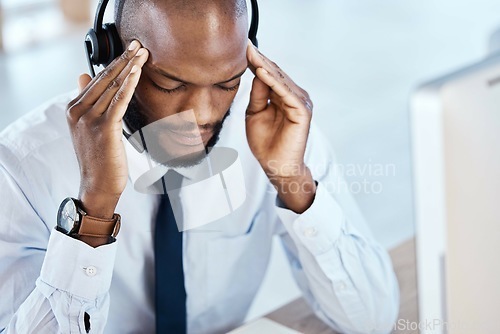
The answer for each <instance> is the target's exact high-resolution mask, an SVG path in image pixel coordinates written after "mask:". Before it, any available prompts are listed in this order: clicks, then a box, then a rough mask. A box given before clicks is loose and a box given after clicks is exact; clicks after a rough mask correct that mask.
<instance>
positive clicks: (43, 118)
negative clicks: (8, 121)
mask: <svg viewBox="0 0 500 334" xmlns="http://www.w3.org/2000/svg"><path fill="white" fill-rule="evenodd" d="M250 79H251V77H250V76H248V75H246V76H245V77H244V80H243V83H242V86H241V88H240V91H239V92H238V95H237V97H236V99H235V103H234V104H233V108H232V115H231V116H230V117H229V118H228V119H227V121H226V123H225V126H224V129H223V131H222V133H221V139H220V141H219V143H218V144H217V145H218V146H221V147H230V148H233V149H235V150H237V151H238V153H239V158H240V160H241V163H242V166H243V174H244V176H245V184H246V191H247V196H246V200H245V202H244V204H243V205H242V206H241V207H240V208H238V209H237V210H235V211H234V212H233V213H231V214H230V215H228V216H226V217H224V218H222V219H220V220H218V221H217V222H215V223H213V224H209V225H207V226H206V227H205V228H200V229H193V230H188V231H186V232H185V233H184V260H183V261H184V270H185V286H186V291H187V306H186V307H187V317H188V319H187V326H188V332H189V333H190V334H202V333H203V334H205V333H206V334H209V333H224V332H227V331H229V330H231V329H233V328H235V327H237V326H239V325H241V324H242V321H243V320H244V318H245V315H246V313H247V311H248V309H249V307H250V305H251V303H252V300H253V298H254V296H255V295H256V293H257V291H258V289H259V286H260V285H261V283H262V280H263V277H264V274H265V272H266V269H267V266H268V263H269V259H270V252H271V244H272V240H273V236H274V235H279V236H280V238H281V241H282V244H283V246H284V249H285V250H286V254H287V256H288V259H289V262H290V266H291V268H292V272H293V275H294V277H295V279H296V281H297V283H298V285H299V287H300V289H301V290H302V292H303V295H304V297H305V298H306V300H307V301H308V303H309V304H310V306H311V307H312V308H313V310H314V312H315V313H316V314H317V315H318V316H319V317H320V318H321V319H322V320H323V321H325V322H326V323H327V324H328V325H329V326H331V327H332V328H333V329H336V330H338V331H340V332H343V333H388V332H390V329H391V327H392V324H393V323H394V321H395V320H396V317H397V314H398V308H399V290H398V284H397V280H396V277H395V275H394V271H393V268H392V265H391V261H390V258H389V256H388V254H387V252H386V251H385V250H384V249H383V248H382V247H381V246H380V245H379V244H378V243H377V242H376V241H375V240H374V239H373V237H372V235H371V233H370V231H369V228H368V227H367V225H366V223H365V221H364V219H363V217H362V215H361V214H360V212H359V210H358V208H357V206H356V204H355V202H354V200H353V198H352V196H351V194H350V193H349V192H348V191H346V190H342V189H338V187H336V186H337V185H339V184H342V180H341V175H338V174H336V172H335V171H336V169H335V168H333V167H332V166H333V164H334V156H333V154H332V152H331V150H330V149H329V147H328V145H327V141H326V140H325V138H324V137H322V135H321V133H320V132H319V131H318V129H317V128H316V127H315V126H314V125H313V126H312V127H311V131H310V137H309V140H308V147H307V151H306V163H307V165H308V166H309V167H310V169H311V170H312V173H313V177H314V178H315V180H316V181H317V182H318V187H317V193H316V196H315V199H314V203H313V204H312V206H311V207H310V208H309V209H308V210H307V211H306V212H304V213H303V214H301V215H298V214H295V213H293V212H291V211H290V210H287V209H286V208H283V207H282V206H280V205H279V204H280V203H279V201H277V196H276V191H275V190H274V189H273V188H272V187H271V186H270V184H269V181H268V179H267V177H266V175H265V174H264V173H263V172H262V169H261V167H260V166H259V164H258V162H257V161H256V160H255V158H254V157H253V155H252V153H251V151H250V149H249V147H248V144H247V141H246V136H245V126H244V110H245V108H246V104H247V103H248V96H249V95H248V94H249V89H250V81H251V80H250ZM72 94H73V95H74V93H72ZM72 94H67V95H64V96H61V97H59V98H56V99H54V100H52V101H50V102H48V103H47V104H45V105H43V106H41V107H40V108H38V109H36V110H35V111H33V112H31V113H29V114H27V115H26V116H24V117H23V118H21V119H20V120H18V121H17V122H15V123H14V124H12V125H11V126H9V127H8V128H7V129H6V130H4V131H3V132H2V133H1V135H0V333H37V334H43V333H50V334H53V333H86V331H85V326H84V315H85V313H88V314H89V315H90V324H91V330H90V333H120V334H121V333H154V331H155V321H154V320H155V310H154V286H155V282H154V267H153V265H154V258H153V256H154V253H153V232H154V221H155V216H156V210H157V208H158V205H159V200H158V196H156V195H152V194H143V193H140V192H137V191H135V190H134V187H133V179H134V178H136V177H137V175H135V176H134V173H136V174H137V172H138V165H140V164H142V163H143V161H140V159H141V157H140V155H139V153H138V152H136V151H135V150H134V149H133V148H132V147H131V145H130V144H129V143H128V142H127V141H124V144H125V146H126V150H127V158H128V164H129V173H130V181H129V183H128V185H127V187H126V189H125V191H124V193H123V195H122V197H121V198H120V201H119V203H118V206H117V208H116V212H118V213H120V214H121V216H122V229H121V231H120V234H119V235H118V237H117V241H116V242H114V243H112V244H108V245H104V246H100V247H98V248H95V249H94V248H92V247H90V246H88V245H86V244H84V243H83V242H80V241H78V240H75V239H73V238H70V237H67V236H65V235H63V234H62V233H60V232H58V231H56V230H54V227H55V225H56V215H57V209H58V207H59V205H60V203H61V201H62V200H63V199H64V198H66V197H68V196H72V197H76V196H77V195H78V189H79V184H80V175H79V166H78V162H77V159H76V156H75V153H74V150H73V145H72V142H71V137H70V134H69V129H68V126H67V123H66V118H65V117H66V115H65V108H66V104H67V103H68V102H69V100H70V99H71V95H72ZM207 193H208V194H209V190H208V191H207ZM204 196H208V195H206V194H200V198H199V199H198V200H200V201H203V197H204ZM209 227H211V228H209Z"/></svg>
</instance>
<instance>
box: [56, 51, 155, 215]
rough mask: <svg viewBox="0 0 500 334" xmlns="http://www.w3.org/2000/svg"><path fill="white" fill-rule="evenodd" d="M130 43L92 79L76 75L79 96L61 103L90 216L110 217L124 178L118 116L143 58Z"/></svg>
mask: <svg viewBox="0 0 500 334" xmlns="http://www.w3.org/2000/svg"><path fill="white" fill-rule="evenodd" d="M148 56H149V53H148V51H147V50H146V49H145V48H142V47H141V45H140V44H139V42H137V41H134V42H132V43H131V44H130V46H129V48H128V49H127V50H126V51H125V52H124V53H123V55H121V56H120V57H118V58H117V59H115V60H114V61H113V62H112V63H111V64H110V65H109V66H108V67H106V69H105V70H103V71H102V72H101V73H99V74H98V75H97V76H96V77H95V78H94V79H91V78H90V76H89V75H87V74H83V75H81V76H80V78H79V88H80V94H79V95H78V97H76V98H75V99H74V100H72V101H71V102H70V103H69V104H68V106H67V113H66V116H67V121H68V124H69V128H70V131H71V136H72V140H73V146H74V148H75V152H76V155H77V158H78V163H79V165H80V176H81V181H80V193H79V199H80V201H81V203H82V205H83V209H84V210H85V211H86V212H87V213H88V214H89V215H91V216H93V217H99V218H106V219H110V218H112V217H113V213H114V211H115V208H116V205H117V203H118V200H119V198H120V196H121V194H122V192H123V191H124V190H125V186H126V184H127V179H128V167H127V157H126V154H125V147H124V145H123V142H122V118H123V115H124V114H125V111H126V110H127V106H128V104H129V103H130V100H131V98H132V96H133V94H134V91H135V88H136V86H137V83H138V82H139V78H140V75H141V70H142V66H143V65H144V63H145V62H146V61H147V59H148Z"/></svg>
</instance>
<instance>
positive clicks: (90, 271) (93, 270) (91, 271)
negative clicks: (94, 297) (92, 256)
mask: <svg viewBox="0 0 500 334" xmlns="http://www.w3.org/2000/svg"><path fill="white" fill-rule="evenodd" d="M83 269H85V274H86V275H87V276H89V277H93V276H95V275H96V274H97V268H96V267H94V266H88V267H87V268H83Z"/></svg>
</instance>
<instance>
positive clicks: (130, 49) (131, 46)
mask: <svg viewBox="0 0 500 334" xmlns="http://www.w3.org/2000/svg"><path fill="white" fill-rule="evenodd" d="M138 46H139V42H137V41H136V40H133V41H132V43H130V46H129V47H128V50H129V51H134V50H135V49H136V48H137V47H138Z"/></svg>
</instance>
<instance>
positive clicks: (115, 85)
mask: <svg viewBox="0 0 500 334" xmlns="http://www.w3.org/2000/svg"><path fill="white" fill-rule="evenodd" d="M148 57H149V52H148V50H147V49H144V48H143V49H140V50H139V51H138V52H137V54H136V55H135V57H134V59H132V60H131V61H130V62H129V63H128V64H127V66H126V67H125V68H124V69H123V70H122V72H121V73H120V75H118V76H117V77H116V78H115V79H114V80H112V81H111V82H110V83H109V85H108V87H107V88H106V91H105V92H104V93H103V94H102V95H101V97H100V98H99V100H97V102H96V103H95V104H94V106H93V107H92V109H91V111H89V112H90V113H91V114H94V115H97V116H100V115H102V114H103V113H105V112H106V111H107V110H108V108H109V105H110V103H111V102H112V101H113V99H114V98H115V95H116V94H118V92H119V90H120V89H121V87H122V86H123V83H124V81H125V80H126V79H127V77H128V75H129V74H130V72H131V70H132V68H134V66H138V67H139V68H142V66H143V65H144V64H145V63H146V61H147V59H148Z"/></svg>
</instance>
